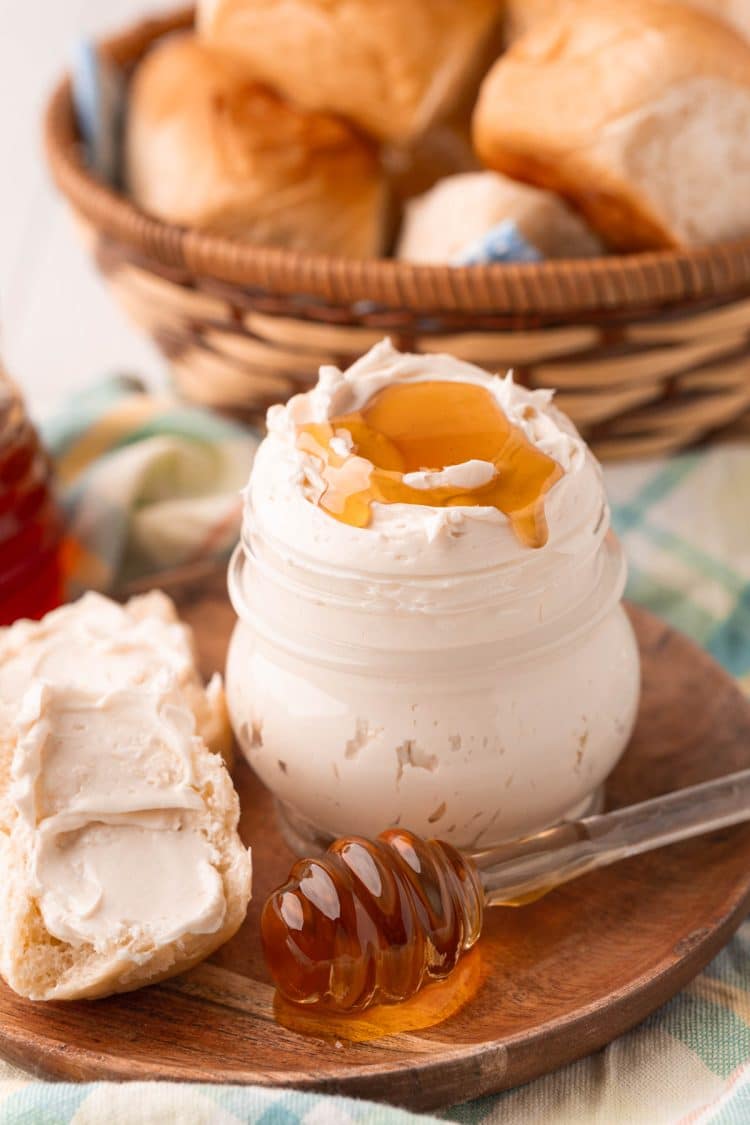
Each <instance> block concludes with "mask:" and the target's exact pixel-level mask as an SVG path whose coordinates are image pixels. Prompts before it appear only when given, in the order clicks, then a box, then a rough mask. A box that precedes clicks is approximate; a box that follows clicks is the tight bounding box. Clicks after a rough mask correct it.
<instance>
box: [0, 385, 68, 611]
mask: <svg viewBox="0 0 750 1125" xmlns="http://www.w3.org/2000/svg"><path fill="white" fill-rule="evenodd" d="M61 532H62V523H61V520H60V515H59V512H58V510H57V506H56V504H55V500H54V497H53V495H52V490H51V471H50V464H49V460H48V458H47V455H46V453H45V452H44V450H43V449H42V446H41V444H40V442H39V438H38V437H37V434H36V431H35V429H34V427H33V426H32V424H31V422H30V421H29V418H28V416H27V414H26V411H25V409H24V405H23V401H22V399H21V396H20V394H19V392H18V389H17V388H16V387H15V385H14V384H13V383H12V382H11V380H10V379H9V378H8V377H7V376H6V375H5V374H4V373H3V371H2V369H0V626H2V625H10V624H11V622H13V621H15V620H16V619H17V618H20V617H33V618H39V617H43V616H44V614H45V613H47V612H48V611H49V610H51V609H54V608H55V606H58V605H60V603H61V602H62V600H63V589H62V587H63V582H62V567H61V560H60V543H61Z"/></svg>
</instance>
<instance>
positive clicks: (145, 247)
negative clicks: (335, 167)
mask: <svg viewBox="0 0 750 1125" xmlns="http://www.w3.org/2000/svg"><path fill="white" fill-rule="evenodd" d="M193 18H194V10H193V9H192V8H181V9H179V10H178V11H176V12H172V13H167V14H166V15H165V16H164V17H160V18H156V19H154V18H150V19H146V20H142V21H139V22H138V23H136V24H134V25H133V26H132V27H130V28H129V29H127V30H126V31H125V32H123V33H122V34H120V35H117V36H115V37H112V38H109V39H107V40H104V41H102V43H101V44H100V45H101V46H102V47H103V48H104V50H105V51H106V52H107V53H108V54H109V55H110V56H111V57H113V58H114V59H116V60H117V61H118V62H119V63H121V64H123V63H129V62H133V61H135V60H136V59H137V58H138V57H139V56H140V55H142V54H143V52H144V50H145V49H146V48H147V47H148V46H149V44H150V43H152V42H153V41H154V40H155V39H157V38H158V37H159V36H161V35H164V34H166V33H167V32H169V31H173V30H177V29H180V28H185V27H189V26H191V24H192V21H193ZM44 134H45V148H46V153H47V159H48V162H49V165H50V169H51V172H52V175H53V178H54V180H55V182H56V184H57V186H58V187H59V189H60V190H61V191H62V193H63V194H64V195H65V196H66V197H67V199H68V201H69V202H70V203H71V204H72V206H73V208H74V210H75V211H77V212H78V213H80V214H81V215H82V216H83V217H84V218H85V219H87V220H88V221H89V222H90V223H92V224H93V226H94V227H95V228H96V229H97V230H99V231H100V232H101V233H103V234H105V235H106V236H107V237H109V238H110V239H112V240H115V241H116V242H119V243H120V244H121V245H122V246H123V247H124V248H126V249H128V250H130V251H131V252H132V254H133V256H134V258H135V259H137V260H139V261H140V262H141V263H142V264H144V265H145V266H147V267H148V265H149V264H151V265H154V266H156V267H157V269H158V267H161V268H163V269H165V270H166V271H167V272H168V271H174V270H178V271H185V272H187V273H188V274H191V275H194V276H196V277H197V278H204V279H211V280H215V281H219V282H224V283H227V284H229V285H240V286H243V287H247V288H250V289H260V290H265V291H267V292H270V293H273V294H278V295H282V296H290V297H291V296H299V297H301V298H304V299H305V300H307V301H312V302H319V303H321V304H339V305H346V306H351V305H356V304H357V303H359V302H364V303H367V306H368V308H371V307H372V306H375V307H383V308H385V309H396V310H404V311H406V310H409V311H413V312H422V313H425V314H428V313H430V312H432V313H435V314H439V313H444V312H494V313H496V314H499V315H503V316H511V317H512V316H519V317H524V318H529V317H538V318H542V319H547V320H553V321H555V320H557V321H559V320H560V319H566V320H568V319H570V318H572V317H575V316H576V315H585V314H587V313H591V312H593V311H604V310H607V309H619V310H628V311H632V310H636V309H644V310H648V309H653V307H654V306H657V307H667V308H668V307H669V306H670V305H677V304H700V303H701V302H711V303H715V302H716V301H717V300H722V299H727V300H729V299H731V298H733V297H736V296H737V295H738V294H740V293H742V292H743V291H744V292H748V291H750V237H745V238H741V239H736V240H732V241H729V242H722V243H717V244H714V245H711V246H705V247H699V248H696V249H691V250H664V251H651V252H648V253H639V254H631V255H610V256H607V257H602V258H591V259H574V260H554V261H546V262H539V263H519V264H495V265H488V266H461V267H455V266H448V265H414V264H411V263H407V262H400V261H396V260H393V259H387V258H382V259H366V260H365V259H362V260H358V259H346V258H336V257H332V256H329V255H324V254H305V253H301V252H298V251H291V250H284V249H280V248H278V247H259V246H255V245H253V244H251V243H248V242H245V243H243V242H242V241H240V240H238V239H232V238H229V237H224V236H218V235H211V234H206V233H204V232H201V231H199V230H196V229H192V228H189V227H184V226H180V225H177V224H174V223H168V222H165V221H163V220H161V219H157V218H155V217H154V216H151V215H148V214H146V213H145V212H143V211H141V210H140V209H139V208H138V207H136V206H135V204H134V203H132V202H131V201H130V200H129V199H128V198H127V197H126V196H125V195H124V194H122V193H120V192H118V191H116V190H114V189H113V188H111V187H110V186H108V185H106V184H104V183H103V182H102V181H100V180H98V179H97V178H96V177H95V176H94V175H93V174H92V173H91V172H90V171H89V170H88V169H87V168H86V166H85V164H84V157H83V149H82V146H81V143H80V138H79V135H78V132H77V128H76V124H75V115H74V111H73V103H72V94H71V82H70V76H69V75H65V76H64V77H63V78H62V79H61V80H60V82H59V83H58V85H57V86H56V88H55V89H54V91H53V93H52V95H51V97H50V99H49V102H48V104H47V107H46V111H45V119H44Z"/></svg>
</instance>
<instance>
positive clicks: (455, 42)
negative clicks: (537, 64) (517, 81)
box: [198, 0, 500, 140]
mask: <svg viewBox="0 0 750 1125" xmlns="http://www.w3.org/2000/svg"><path fill="white" fill-rule="evenodd" d="M499 13H500V4H499V2H498V0H200V2H199V4H198V30H199V33H200V34H201V35H202V36H203V37H204V39H205V41H206V42H207V43H213V44H215V45H217V46H221V47H223V48H226V49H227V50H231V51H233V52H236V53H237V54H238V56H239V55H241V56H242V58H244V59H245V61H246V63H247V64H248V66H249V68H250V70H251V72H252V73H253V74H254V75H255V76H256V77H258V78H260V79H262V80H264V81H266V82H268V83H269V85H271V86H273V87H274V88H275V89H277V90H279V91H280V92H281V93H282V94H284V95H285V96H286V97H288V98H290V99H291V100H292V101H295V102H297V103H298V104H299V105H301V106H305V107H306V108H308V109H316V110H319V109H322V110H328V111H331V112H334V113H340V114H342V115H343V116H344V117H348V118H350V119H351V120H352V121H355V122H357V124H359V125H361V126H362V127H363V128H364V129H366V130H367V131H369V132H371V133H373V134H375V135H376V136H379V137H382V138H386V139H389V140H404V139H406V138H408V137H411V136H413V135H415V134H417V133H419V132H421V131H422V130H423V129H424V128H425V127H426V126H427V125H428V124H429V123H430V122H431V121H432V120H433V119H434V118H435V117H436V116H437V114H438V113H439V111H440V110H441V108H442V107H443V106H445V105H448V104H451V103H452V102H453V101H455V99H456V98H457V97H458V95H459V92H460V89H461V87H462V85H463V84H464V82H465V81H468V80H469V79H470V77H471V73H472V68H473V67H474V66H475V60H477V59H478V57H479V56H480V54H481V51H482V46H483V42H484V39H485V37H486V35H487V34H488V33H489V31H490V29H491V28H492V26H493V25H494V24H495V22H496V21H497V19H498V17H499Z"/></svg>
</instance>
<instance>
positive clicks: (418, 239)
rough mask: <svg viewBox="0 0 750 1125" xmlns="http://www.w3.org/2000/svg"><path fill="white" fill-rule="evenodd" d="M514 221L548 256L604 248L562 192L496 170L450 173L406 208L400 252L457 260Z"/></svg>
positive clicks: (412, 258) (412, 256) (423, 258)
mask: <svg viewBox="0 0 750 1125" xmlns="http://www.w3.org/2000/svg"><path fill="white" fill-rule="evenodd" d="M503 221H510V222H512V223H513V224H514V225H515V227H516V229H517V230H518V233H519V234H520V235H521V237H522V238H523V239H524V241H525V242H527V243H529V244H530V246H533V247H534V248H535V249H536V250H538V251H539V252H540V254H541V255H542V257H545V258H585V257H591V256H593V255H596V254H600V253H601V249H602V248H601V244H600V242H599V240H598V239H597V238H596V237H595V236H594V235H593V234H592V233H591V231H590V230H588V228H587V227H586V225H585V223H584V222H583V221H582V220H581V219H580V218H579V217H578V215H575V214H573V212H572V211H571V210H570V208H569V207H567V206H566V205H565V203H563V201H562V200H561V199H559V198H558V196H556V195H553V194H552V192H549V191H540V190H539V189H538V188H533V187H528V186H527V185H526V184H519V183H516V182H515V181H514V180H509V179H507V178H506V177H505V176H501V175H499V173H497V172H473V173H472V172H470V173H468V174H466V175H460V176H448V177H447V178H446V179H444V180H441V181H440V183H438V184H436V185H435V187H434V188H432V190H431V191H428V192H427V193H426V194H425V195H422V196H420V197H419V198H418V199H414V200H412V201H411V203H409V205H408V207H407V209H406V216H405V219H404V225H403V228H402V231H401V239H400V241H399V246H398V257H399V258H404V259H406V260H408V261H411V262H425V263H427V262H431V263H438V262H454V261H455V260H456V259H457V258H459V257H460V255H461V254H462V252H465V251H466V250H467V248H468V247H470V246H471V245H472V244H473V243H475V242H476V241H477V240H479V239H481V238H482V236H483V235H484V234H486V233H487V231H489V230H490V229H491V228H492V227H495V226H497V224H498V223H501V222H503Z"/></svg>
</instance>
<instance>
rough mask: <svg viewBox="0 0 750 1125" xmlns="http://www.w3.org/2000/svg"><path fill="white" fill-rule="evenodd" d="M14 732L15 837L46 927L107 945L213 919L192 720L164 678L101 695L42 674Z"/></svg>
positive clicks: (197, 930) (216, 889)
mask: <svg viewBox="0 0 750 1125" xmlns="http://www.w3.org/2000/svg"><path fill="white" fill-rule="evenodd" d="M16 731H17V742H16V748H15V752H14V756H13V768H12V776H11V788H10V792H11V798H12V800H13V804H14V807H15V809H16V814H17V823H16V827H15V841H16V846H18V845H19V844H21V843H22V844H23V851H24V853H25V854H26V855H27V856H28V865H29V879H30V884H31V890H32V892H33V894H34V897H35V899H36V900H37V902H38V903H39V909H40V911H41V914H42V917H43V919H44V924H45V926H46V928H47V930H48V932H49V933H50V934H52V935H53V936H54V937H56V938H58V939H59V940H61V941H64V942H68V943H70V944H71V945H74V946H75V945H80V944H81V943H86V944H88V945H91V946H93V947H94V949H96V950H97V951H104V950H107V949H108V948H110V947H112V946H114V945H118V946H123V947H124V948H125V949H127V948H128V947H130V946H132V945H135V946H139V947H141V948H149V947H150V946H163V945H166V944H167V943H170V942H174V941H177V940H178V939H179V938H181V937H182V936H183V935H185V934H210V933H215V932H216V931H217V930H219V929H220V928H221V926H222V924H223V922H224V915H225V909H226V903H225V897H224V887H223V884H222V879H221V876H220V874H219V872H218V871H217V868H216V861H217V856H216V855H214V852H213V848H212V845H211V844H210V842H209V840H208V839H207V838H206V836H205V834H204V833H203V832H202V831H201V830H200V827H201V826H200V824H199V819H198V818H199V817H200V815H201V814H204V815H205V807H204V800H203V798H202V796H201V794H200V793H199V791H198V789H197V788H196V785H195V779H194V777H193V770H192V764H191V763H192V758H191V740H192V739H194V738H195V719H194V716H193V714H192V712H191V711H190V709H189V708H188V706H187V705H186V703H185V701H184V699H183V697H182V695H181V693H180V692H179V690H177V689H176V685H175V683H174V681H173V679H172V677H171V676H169V675H166V676H164V677H163V678H162V680H161V682H158V683H154V684H151V685H149V686H143V685H142V686H140V687H138V688H127V689H120V690H112V691H109V692H106V693H104V694H102V693H92V692H90V691H82V690H80V689H63V688H59V687H53V686H51V685H49V684H46V683H43V682H41V683H39V684H37V685H35V686H33V687H31V688H30V689H29V691H28V692H27V693H26V695H25V696H24V699H23V704H22V707H21V711H20V714H19V715H18V717H17V719H16Z"/></svg>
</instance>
